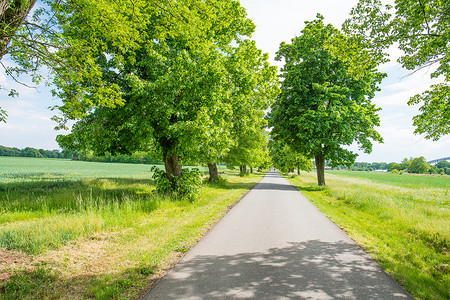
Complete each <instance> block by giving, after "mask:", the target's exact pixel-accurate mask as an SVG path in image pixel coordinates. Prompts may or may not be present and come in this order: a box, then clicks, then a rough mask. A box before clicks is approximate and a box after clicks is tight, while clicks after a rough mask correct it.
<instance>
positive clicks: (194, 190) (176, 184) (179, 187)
mask: <svg viewBox="0 0 450 300" xmlns="http://www.w3.org/2000/svg"><path fill="white" fill-rule="evenodd" d="M151 170H152V171H153V176H152V178H153V179H154V180H155V184H156V191H157V192H158V193H160V194H169V195H172V196H175V197H176V198H177V197H182V198H187V199H189V200H190V201H194V200H196V199H197V198H198V195H199V192H200V188H201V186H202V173H201V172H200V170H199V169H197V168H193V169H191V170H189V169H183V171H182V173H181V177H180V178H177V177H174V178H173V181H170V180H169V179H167V177H166V172H165V171H163V170H161V169H159V168H158V167H156V166H153V167H152V169H151Z"/></svg>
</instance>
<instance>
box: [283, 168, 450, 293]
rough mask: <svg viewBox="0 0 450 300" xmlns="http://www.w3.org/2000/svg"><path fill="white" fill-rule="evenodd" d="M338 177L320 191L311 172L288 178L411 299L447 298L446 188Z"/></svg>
mask: <svg viewBox="0 0 450 300" xmlns="http://www.w3.org/2000/svg"><path fill="white" fill-rule="evenodd" d="M338 174H339V173H334V174H331V173H327V175H326V176H327V185H328V186H327V187H326V188H319V187H317V180H316V177H315V175H314V174H311V173H309V174H306V173H304V174H303V175H302V176H299V177H295V178H288V180H289V181H290V182H291V183H292V184H294V185H295V186H296V187H297V189H298V190H300V191H301V192H302V193H303V194H304V195H305V196H306V197H307V198H308V199H309V200H310V201H311V202H313V203H314V204H315V205H316V206H317V207H318V208H319V209H320V210H321V211H322V212H323V213H325V214H326V215H327V216H328V217H329V218H330V219H331V220H333V221H334V222H335V223H336V224H338V225H339V226H340V227H341V228H343V229H344V230H345V231H346V232H347V233H348V234H349V235H350V237H351V238H352V239H353V240H355V241H356V242H357V243H358V244H360V245H361V246H362V247H363V248H364V249H365V250H366V251H367V252H368V253H369V254H370V255H371V256H372V257H374V258H375V259H376V260H377V261H378V263H379V264H380V265H381V266H382V267H383V268H384V269H385V270H386V271H387V272H388V273H390V274H391V275H392V276H393V277H394V278H395V279H396V280H397V281H398V282H400V283H401V284H402V285H403V286H404V287H405V289H406V290H407V291H409V292H410V293H411V294H412V295H413V296H414V297H416V298H418V299H450V289H449V287H450V256H449V246H450V196H449V190H448V188H446V187H436V186H441V185H442V184H441V183H440V182H439V183H434V184H420V183H415V184H411V185H410V184H404V183H396V182H395V181H398V179H392V178H390V177H389V176H392V175H390V174H383V176H385V180H384V182H383V180H382V178H381V177H379V176H380V175H379V174H377V175H376V176H377V177H376V179H375V180H371V179H370V177H367V176H370V175H364V176H365V177H366V178H352V177H347V176H342V175H338ZM342 174H344V173H342ZM355 176H356V175H355ZM355 176H354V177H355ZM394 176H395V175H394ZM401 176H404V177H405V176H407V175H401ZM404 177H403V178H404ZM438 179H439V178H438ZM447 179H448V178H447ZM402 180H403V179H402ZM416 180H417V179H416V178H414V181H416ZM439 180H440V179H439ZM426 181H427V182H428V181H429V179H426ZM444 186H446V185H444Z"/></svg>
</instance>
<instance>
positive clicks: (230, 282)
mask: <svg viewBox="0 0 450 300" xmlns="http://www.w3.org/2000/svg"><path fill="white" fill-rule="evenodd" d="M144 299H411V297H410V296H409V295H408V294H407V293H406V292H405V291H404V290H403V288H402V287H401V286H399V285H398V284H397V283H396V282H395V281H394V280H393V279H392V278H391V277H389V276H388V275H387V274H386V273H385V272H384V271H383V270H382V269H381V268H380V267H379V266H378V265H377V264H376V263H375V262H374V261H373V260H372V259H371V258H369V257H368V256H367V255H366V254H365V253H364V252H363V251H362V250H361V249H360V248H359V247H358V246H357V245H355V243H354V242H353V241H352V240H351V239H350V238H348V237H347V235H346V234H345V233H344V232H343V231H342V230H341V229H339V228H338V227H337V226H336V225H335V224H334V223H333V222H331V221H330V220H329V219H328V218H326V217H325V216H324V215H323V214H322V213H320V212H319V211H318V209H317V208H316V207H315V206H313V205H312V204H311V203H310V202H309V201H308V200H307V199H306V198H305V197H304V196H303V195H302V194H301V193H300V192H298V191H297V190H296V189H295V188H294V187H293V186H292V185H291V184H290V183H289V182H288V181H287V180H286V179H284V178H282V177H281V176H280V175H279V174H278V173H276V172H270V173H268V174H267V175H266V176H265V177H264V179H263V180H261V182H260V183H258V184H257V185H256V186H255V188H254V189H253V190H252V191H251V192H250V193H249V194H248V195H247V196H246V197H245V198H244V199H242V200H241V202H240V203H239V204H238V205H236V206H235V207H234V208H233V209H232V210H231V211H230V212H229V213H228V214H227V215H226V216H225V217H224V218H223V219H222V220H221V221H220V222H219V223H218V224H217V225H216V226H215V227H214V228H213V230H211V232H209V233H208V234H207V235H206V236H205V237H204V238H203V239H202V240H201V241H200V242H199V243H198V244H197V245H196V246H195V247H194V248H192V249H191V251H189V253H188V254H187V255H186V256H185V257H184V258H183V259H182V260H181V261H180V263H178V264H177V265H176V266H175V267H174V268H173V269H172V270H171V271H170V272H169V273H168V274H167V275H166V276H165V277H164V278H163V279H162V280H161V281H160V282H159V283H158V284H157V285H156V286H155V287H154V288H153V290H151V291H150V293H149V294H147V296H145V297H144Z"/></svg>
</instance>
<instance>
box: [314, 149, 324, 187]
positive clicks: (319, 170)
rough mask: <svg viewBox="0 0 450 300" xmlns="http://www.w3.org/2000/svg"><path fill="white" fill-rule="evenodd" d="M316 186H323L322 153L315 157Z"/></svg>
mask: <svg viewBox="0 0 450 300" xmlns="http://www.w3.org/2000/svg"><path fill="white" fill-rule="evenodd" d="M315 160H316V169H317V184H318V185H319V186H324V185H325V155H324V154H323V153H321V154H318V155H316V157H315Z"/></svg>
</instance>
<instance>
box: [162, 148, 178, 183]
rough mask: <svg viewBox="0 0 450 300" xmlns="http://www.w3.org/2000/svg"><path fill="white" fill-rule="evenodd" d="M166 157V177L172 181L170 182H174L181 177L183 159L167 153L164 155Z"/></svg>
mask: <svg viewBox="0 0 450 300" xmlns="http://www.w3.org/2000/svg"><path fill="white" fill-rule="evenodd" d="M163 155H164V166H165V167H166V177H167V179H169V180H170V182H173V178H174V177H177V178H180V177H181V165H180V160H181V157H179V156H178V155H177V154H176V153H172V154H170V155H168V154H167V152H166V153H163Z"/></svg>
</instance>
